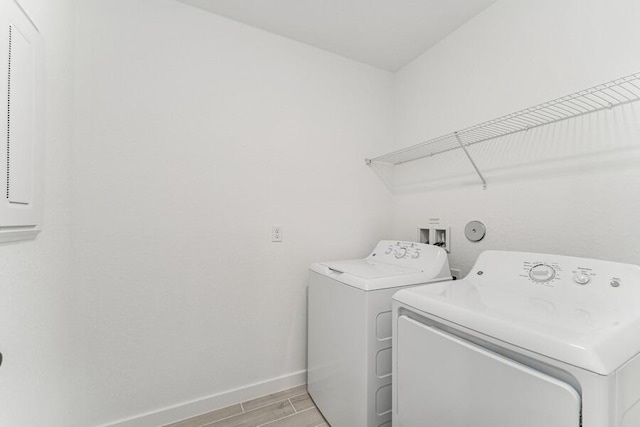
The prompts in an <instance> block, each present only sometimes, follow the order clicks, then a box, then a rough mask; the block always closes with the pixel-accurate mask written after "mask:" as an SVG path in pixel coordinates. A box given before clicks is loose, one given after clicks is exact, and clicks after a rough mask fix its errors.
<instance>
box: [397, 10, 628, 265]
mask: <svg viewBox="0 0 640 427" xmlns="http://www.w3.org/2000/svg"><path fill="white" fill-rule="evenodd" d="M639 16H640V4H639V3H638V2H637V1H634V0H620V1H618V2H615V5H614V4H612V3H611V2H609V1H606V0H586V1H585V0H564V1H561V2H558V1H555V0H542V1H535V2H531V1H526V0H510V1H506V0H499V1H498V2H497V3H495V4H494V5H493V6H491V7H489V8H488V9H487V10H486V11H484V12H483V13H482V14H481V15H480V16H478V17H477V18H475V19H473V20H472V21H471V22H469V23H468V24H467V25H465V26H464V27H462V28H460V29H459V30H458V31H457V32H455V33H454V34H452V35H451V36H450V37H448V38H447V39H445V40H444V41H442V42H441V43H440V44H438V45H437V46H436V47H434V48H433V49H431V50H430V51H428V52H427V53H425V54H423V55H422V56H421V57H419V58H418V59H416V60H415V61H414V62H413V63H411V64H410V65H409V66H407V67H406V68H405V69H403V70H402V71H400V72H399V73H398V74H397V76H396V82H395V83H396V85H397V86H396V112H395V113H396V134H397V138H396V141H397V145H396V146H395V147H389V148H390V149H393V148H400V146H408V145H412V144H415V143H417V142H420V141H423V140H426V139H429V138H432V137H436V136H440V135H442V134H445V133H449V132H452V131H454V130H457V129H461V128H464V127H466V126H470V125H473V124H476V123H479V122H481V121H484V120H488V119H492V118H495V117H498V116H501V115H504V114H508V113H511V112H515V111H517V110H519V109H522V108H526V107H530V106H533V105H535V104H538V103H541V102H545V101H549V100H552V99H554V98H557V97H559V96H563V95H567V94H569V93H572V92H574V91H577V90H581V89H584V88H587V87H590V86H593V85H596V84H599V83H603V82H605V81H608V80H612V79H614V78H618V77H622V76H625V75H628V74H632V73H635V72H638V71H640V57H639V56H638V55H636V54H635V53H634V52H636V51H637V44H638V40H640V26H638V25H637V19H638V17H639ZM471 152H472V154H473V155H474V156H475V157H476V159H477V161H478V164H479V166H480V168H481V169H482V170H484V172H485V174H486V175H487V180H488V182H489V184H488V189H487V190H485V191H483V190H482V187H481V185H480V184H479V181H478V178H477V177H476V176H475V175H474V174H473V169H472V168H471V166H470V164H468V163H467V162H466V160H465V158H464V157H463V155H462V153H460V152H457V153H452V154H449V155H443V156H441V157H438V158H434V159H427V160H425V161H418V162H415V163H413V164H409V165H407V166H401V167H398V168H396V171H395V175H394V176H393V179H394V180H395V181H394V183H395V187H394V190H395V192H396V194H395V196H394V201H393V205H394V215H393V229H394V233H393V235H394V236H395V237H397V238H406V239H412V238H415V235H416V231H415V230H416V228H417V227H419V226H422V225H424V224H428V222H429V218H440V222H441V223H442V224H445V225H450V226H451V227H452V232H453V241H452V252H451V254H450V255H451V265H452V267H453V268H461V269H462V270H463V274H464V273H465V272H466V271H468V269H469V268H470V267H471V265H472V264H473V262H474V260H475V258H476V257H477V255H478V254H479V253H480V252H481V251H482V250H485V249H509V250H527V251H533V252H550V253H560V254H575V255H579V256H586V257H595V258H602V259H609V260H616V261H621V262H630V263H636V264H640V240H639V239H638V238H637V236H638V235H639V234H640V223H638V221H637V218H636V216H637V215H636V212H638V211H640V197H639V196H638V194H640V168H638V166H637V165H638V161H639V160H640V106H638V105H630V106H626V107H622V108H618V109H615V110H612V111H607V112H603V113H598V114H595V115H591V116H586V117H584V118H582V119H576V120H571V121H568V122H564V123H560V124H556V125H554V126H548V127H544V128H539V129H536V130H533V131H529V132H527V133H526V134H520V135H516V136H513V137H510V138H505V139H503V140H500V141H493V142H490V143H486V144H480V145H477V146H473V147H472V149H471ZM473 219H479V220H482V221H483V222H484V223H485V224H486V225H487V227H488V233H487V237H486V238H485V240H484V241H482V242H480V243H475V244H474V243H470V242H468V241H467V240H466V239H465V237H464V235H463V230H464V225H465V224H466V223H467V222H468V221H470V220H473Z"/></svg>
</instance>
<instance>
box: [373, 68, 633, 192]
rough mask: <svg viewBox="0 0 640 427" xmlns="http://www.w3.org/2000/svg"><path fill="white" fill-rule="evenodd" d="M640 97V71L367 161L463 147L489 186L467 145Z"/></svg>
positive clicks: (403, 159)
mask: <svg viewBox="0 0 640 427" xmlns="http://www.w3.org/2000/svg"><path fill="white" fill-rule="evenodd" d="M638 100H640V73H636V74H631V75H629V76H627V77H622V78H619V79H616V80H612V81H610V82H608V83H604V84H601V85H598V86H594V87H592V88H589V89H585V90H582V91H580V92H576V93H573V94H571V95H567V96H563V97H562V98H558V99H554V100H553V101H549V102H545V103H542V104H539V105H536V106H534V107H530V108H527V109H524V110H521V111H518V112H516V113H512V114H507V115H506V116H502V117H499V118H497V119H493V120H489V121H487V122H484V123H480V124H477V125H474V126H470V127H468V128H465V129H462V130H460V131H457V132H452V133H449V134H447V135H443V136H440V137H437V138H433V139H430V140H428V141H424V142H421V143H419V144H416V145H413V146H411V147H407V148H404V149H402V150H398V151H394V152H391V153H388V154H384V155H382V156H378V157H374V158H372V159H366V162H367V164H371V163H386V164H392V165H400V164H402V163H407V162H411V161H414V160H418V159H423V158H425V157H431V156H435V155H438V154H442V153H446V152H448V151H452V150H458V149H463V150H464V152H465V154H466V155H467V157H468V158H469V160H470V161H471V163H472V164H473V166H474V168H475V169H476V172H477V173H478V175H479V176H480V179H481V180H482V182H483V184H485V185H486V182H485V180H484V178H483V177H482V175H481V173H480V171H479V170H478V168H477V167H476V165H475V163H474V162H473V159H472V158H471V156H470V155H469V153H468V151H467V149H466V147H468V146H470V145H473V144H478V143H481V142H484V141H488V140H491V139H495V138H500V137H502V136H507V135H511V134H514V133H517V132H522V131H526V130H529V129H533V128H537V127H540V126H545V125H548V124H551V123H556V122H560V121H563V120H568V119H572V118H574V117H579V116H583V115H585V114H590V113H594V112H596V111H601V110H606V109H610V108H613V107H617V106H620V105H624V104H629V103H631V102H635V101H638Z"/></svg>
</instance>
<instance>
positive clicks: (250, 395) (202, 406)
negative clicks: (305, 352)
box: [100, 371, 307, 427]
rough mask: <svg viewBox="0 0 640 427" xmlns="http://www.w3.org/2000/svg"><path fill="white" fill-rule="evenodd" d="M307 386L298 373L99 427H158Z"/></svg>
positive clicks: (305, 378)
mask: <svg viewBox="0 0 640 427" xmlns="http://www.w3.org/2000/svg"><path fill="white" fill-rule="evenodd" d="M306 382H307V371H299V372H295V373H293V374H289V375H284V376H281V377H277V378H272V379H270V380H266V381H261V382H258V383H254V384H250V385H247V386H244V387H239V388H236V389H232V390H228V391H224V392H222V393H217V394H213V395H211V396H208V397H205V398H202V399H197V400H193V401H190V402H186V403H181V404H179V405H175V406H170V407H166V408H163V409H160V410H158V411H154V412H148V413H146V414H141V415H137V416H135V417H131V418H126V419H123V420H120V421H116V422H113V423H109V424H103V425H102V426H100V427H150V426H162V425H165V424H170V423H173V422H176V421H180V420H183V419H185V418H190V417H195V416H196V415H200V414H204V413H207V412H210V411H215V410H216V409H220V408H224V407H226V406H230V405H233V404H236V403H240V402H244V401H246V400H250V399H255V398H257V397H261V396H265V395H267V394H271V393H275V392H277V391H281V390H286V389H288V388H291V387H295V386H298V385H301V384H306Z"/></svg>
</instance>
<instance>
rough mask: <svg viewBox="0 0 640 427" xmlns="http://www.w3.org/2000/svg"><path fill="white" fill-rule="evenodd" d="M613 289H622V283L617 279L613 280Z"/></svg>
mask: <svg viewBox="0 0 640 427" xmlns="http://www.w3.org/2000/svg"><path fill="white" fill-rule="evenodd" d="M610 285H611V287H612V288H619V287H620V281H619V280H617V279H612V280H611V283H610Z"/></svg>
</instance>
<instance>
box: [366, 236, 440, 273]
mask: <svg viewBox="0 0 640 427" xmlns="http://www.w3.org/2000/svg"><path fill="white" fill-rule="evenodd" d="M446 258H447V253H446V252H445V251H444V249H442V248H439V247H437V246H433V245H427V244H424V243H416V242H404V241H398V240H382V241H380V242H379V243H378V244H377V245H376V248H375V249H374V250H373V252H371V254H370V255H369V256H368V257H367V259H369V260H372V261H380V262H384V263H387V264H395V265H401V266H405V267H410V268H415V269H419V270H423V271H425V270H426V269H429V268H433V266H434V265H437V264H438V262H445V260H446Z"/></svg>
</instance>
